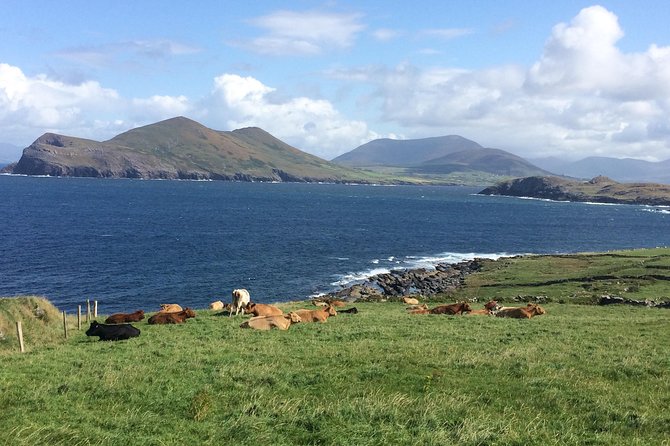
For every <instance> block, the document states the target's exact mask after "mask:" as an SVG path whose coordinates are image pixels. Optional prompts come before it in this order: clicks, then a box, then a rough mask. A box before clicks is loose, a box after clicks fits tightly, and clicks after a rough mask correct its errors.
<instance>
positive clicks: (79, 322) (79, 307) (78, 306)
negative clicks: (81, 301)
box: [77, 305, 81, 330]
mask: <svg viewBox="0 0 670 446" xmlns="http://www.w3.org/2000/svg"><path fill="white" fill-rule="evenodd" d="M77 330H81V305H77Z"/></svg>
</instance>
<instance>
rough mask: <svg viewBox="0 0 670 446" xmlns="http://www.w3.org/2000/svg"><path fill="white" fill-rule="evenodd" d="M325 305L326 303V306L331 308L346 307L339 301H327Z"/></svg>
mask: <svg viewBox="0 0 670 446" xmlns="http://www.w3.org/2000/svg"><path fill="white" fill-rule="evenodd" d="M327 303H328V305H330V306H333V307H346V306H347V303H346V302H344V301H341V300H337V299H331V300H328V302H327Z"/></svg>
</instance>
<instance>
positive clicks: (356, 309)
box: [338, 307, 358, 314]
mask: <svg viewBox="0 0 670 446" xmlns="http://www.w3.org/2000/svg"><path fill="white" fill-rule="evenodd" d="M338 313H349V314H358V308H356V307H351V308H347V309H346V310H340V311H338Z"/></svg>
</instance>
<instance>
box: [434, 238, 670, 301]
mask: <svg viewBox="0 0 670 446" xmlns="http://www.w3.org/2000/svg"><path fill="white" fill-rule="evenodd" d="M465 285H466V286H465V287H463V288H461V289H459V290H457V291H456V292H455V293H453V294H452V295H450V296H449V297H450V298H453V299H468V298H470V299H471V298H475V297H477V298H478V299H479V300H488V299H497V300H499V301H501V302H510V301H511V300H512V299H513V298H514V297H516V296H519V295H520V296H538V295H542V296H546V297H547V298H548V299H549V300H551V301H554V302H573V303H596V302H597V301H598V299H599V298H600V296H603V295H617V296H621V297H625V298H628V299H634V300H653V301H657V302H658V301H665V300H670V249H669V248H655V249H637V250H629V251H615V252H611V253H584V254H573V255H552V256H520V257H511V258H501V259H498V260H497V261H487V262H485V264H484V268H483V270H482V271H481V272H479V273H476V274H472V275H469V276H467V277H466V280H465ZM439 298H441V299H444V298H445V296H442V297H439Z"/></svg>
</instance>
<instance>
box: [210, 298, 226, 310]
mask: <svg viewBox="0 0 670 446" xmlns="http://www.w3.org/2000/svg"><path fill="white" fill-rule="evenodd" d="M224 306H225V305H224V303H223V302H221V301H220V300H217V301H214V302H212V303H211V304H209V309H210V310H223V308H224Z"/></svg>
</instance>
